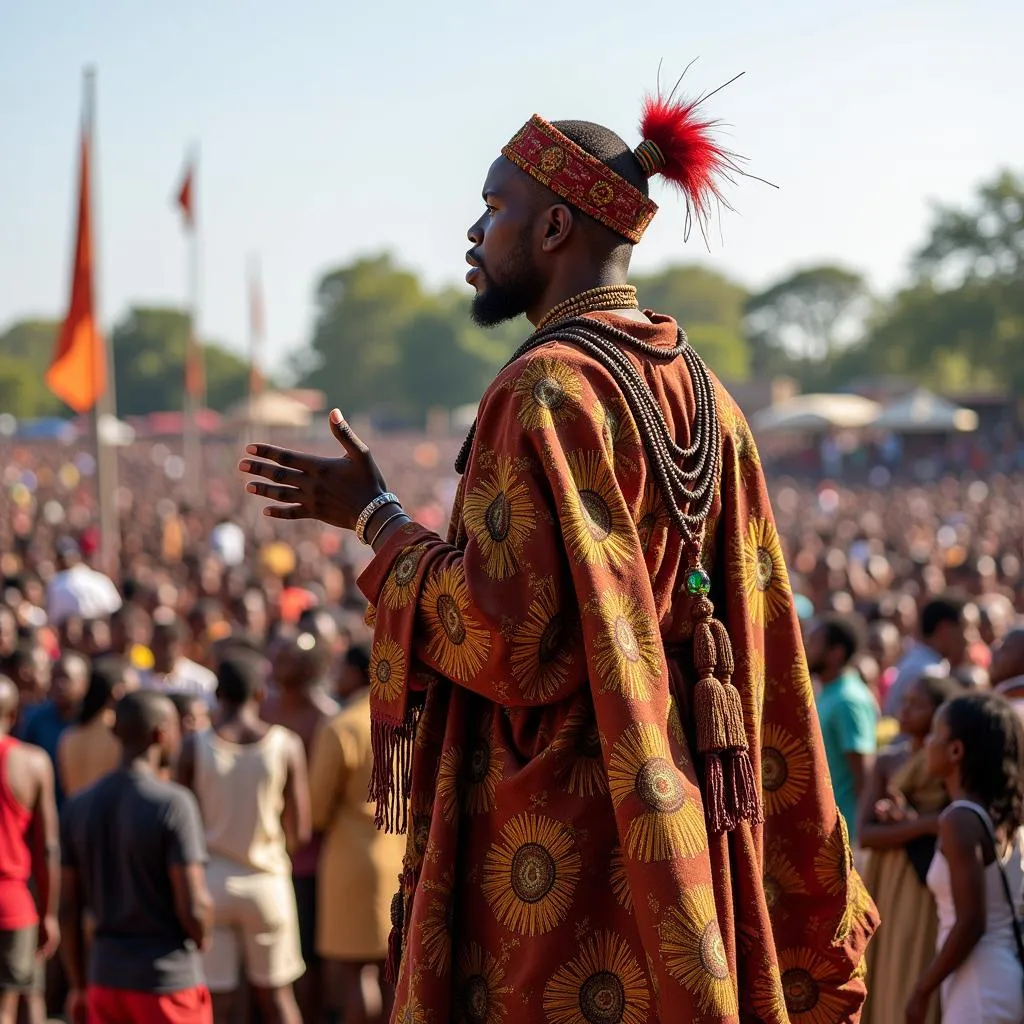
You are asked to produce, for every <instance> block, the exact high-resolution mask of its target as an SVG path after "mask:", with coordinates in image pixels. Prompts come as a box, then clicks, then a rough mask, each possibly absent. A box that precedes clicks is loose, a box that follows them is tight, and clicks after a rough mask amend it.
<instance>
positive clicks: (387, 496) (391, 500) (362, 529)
mask: <svg viewBox="0 0 1024 1024" xmlns="http://www.w3.org/2000/svg"><path fill="white" fill-rule="evenodd" d="M385 505H398V506H399V507H401V505H402V503H401V502H400V501H399V500H398V495H397V494H392V493H391V492H390V491H385V492H384V493H383V494H378V495H377V497H376V498H374V499H373V501H371V502H370V504H369V505H367V506H366V508H364V509H363V511H362V512H360V513H359V518H358V519H357V520H356V536H357V537H358V538H359V539H360V541H362V543H363V544H365V543H366V524H367V523H368V522H369V521H370V517H371V516H372V515H373V513H374V512H376V511H377V510H378V509H381V508H383V507H384V506H385Z"/></svg>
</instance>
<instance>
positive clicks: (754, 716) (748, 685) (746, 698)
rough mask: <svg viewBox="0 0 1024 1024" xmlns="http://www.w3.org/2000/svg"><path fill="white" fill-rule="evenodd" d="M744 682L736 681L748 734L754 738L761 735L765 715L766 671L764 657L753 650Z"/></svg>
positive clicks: (748, 657)
mask: <svg viewBox="0 0 1024 1024" xmlns="http://www.w3.org/2000/svg"><path fill="white" fill-rule="evenodd" d="M744 674H745V677H746V678H745V679H744V680H742V681H741V680H734V681H735V682H736V683H737V685H738V686H739V691H740V697H742V699H743V720H744V722H745V724H746V726H747V732H748V733H750V734H753V735H754V736H759V735H760V734H761V720H762V718H763V715H764V688H765V669H764V655H763V654H762V653H761V652H760V651H757V650H754V649H753V648H751V650H750V653H749V654H748V656H747V664H746V669H745V673H744Z"/></svg>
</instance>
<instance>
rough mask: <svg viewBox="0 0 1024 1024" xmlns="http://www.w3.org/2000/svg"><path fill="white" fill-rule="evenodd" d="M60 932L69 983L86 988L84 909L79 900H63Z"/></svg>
mask: <svg viewBox="0 0 1024 1024" xmlns="http://www.w3.org/2000/svg"><path fill="white" fill-rule="evenodd" d="M58 889H59V886H58ZM60 933H61V944H60V952H61V956H62V957H63V959H64V969H65V970H66V971H67V975H68V984H69V985H70V986H71V987H72V988H79V989H81V988H85V943H84V942H83V941H82V910H81V906H80V905H79V903H78V901H77V900H69V899H64V900H61V903H60Z"/></svg>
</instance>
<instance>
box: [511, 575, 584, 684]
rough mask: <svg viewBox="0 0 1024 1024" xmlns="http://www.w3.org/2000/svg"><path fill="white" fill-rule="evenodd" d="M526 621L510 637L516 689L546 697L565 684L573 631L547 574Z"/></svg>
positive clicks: (539, 586) (571, 657) (536, 591)
mask: <svg viewBox="0 0 1024 1024" xmlns="http://www.w3.org/2000/svg"><path fill="white" fill-rule="evenodd" d="M534 593H535V596H534V599H533V601H532V602H531V604H530V610H529V612H528V613H527V616H526V621H525V622H523V623H521V624H520V625H519V626H518V627H517V628H516V631H515V634H514V635H513V638H512V654H511V657H510V663H511V666H512V677H513V679H515V681H516V683H517V684H518V686H519V691H520V693H522V695H523V696H524V697H525V698H526V699H527V700H529V701H541V702H545V703H546V702H547V701H549V700H550V699H551V698H552V697H553V696H554V695H555V694H556V693H558V691H559V690H561V689H562V687H563V686H565V683H566V680H567V679H568V677H569V668H570V666H571V665H572V663H573V655H572V640H573V636H574V633H575V631H574V630H573V629H572V627H571V626H570V624H569V622H568V621H567V620H566V618H565V615H564V614H563V613H562V611H561V609H560V608H559V605H558V600H557V597H556V595H555V584H554V582H553V581H552V580H551V579H550V578H546V579H544V580H542V581H541V582H540V584H539V585H538V586H537V587H536V589H535V592H534Z"/></svg>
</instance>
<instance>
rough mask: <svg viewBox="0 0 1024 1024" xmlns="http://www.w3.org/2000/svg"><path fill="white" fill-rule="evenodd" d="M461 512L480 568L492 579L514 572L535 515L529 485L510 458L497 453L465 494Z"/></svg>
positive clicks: (532, 525) (530, 531)
mask: <svg viewBox="0 0 1024 1024" xmlns="http://www.w3.org/2000/svg"><path fill="white" fill-rule="evenodd" d="M462 515H463V519H464V521H465V523H466V528H467V529H468V530H469V532H470V533H471V534H472V535H473V539H474V540H475V541H476V544H477V547H479V549H480V558H481V562H482V564H483V570H484V572H485V573H486V574H487V575H488V576H489V577H490V578H491V579H495V580H504V579H507V578H508V577H509V576H514V575H515V574H516V572H517V571H518V570H519V557H520V555H521V554H522V550H523V545H524V544H525V543H526V540H527V538H528V537H529V536H530V534H531V533H532V532H533V530H534V528H535V527H536V525H537V518H536V515H535V514H534V509H533V501H532V500H531V499H530V491H529V488H528V487H527V486H526V484H525V483H523V481H522V480H521V479H520V478H519V477H518V476H517V474H516V472H515V470H514V468H513V466H512V459H511V458H509V457H508V456H506V455H499V456H498V457H497V459H496V462H495V465H494V467H493V468H492V469H491V470H490V472H488V473H487V475H486V476H484V477H483V478H482V479H481V480H479V481H478V482H477V483H476V484H475V486H474V487H472V488H471V489H470V490H469V491H468V493H467V494H466V500H465V503H464V505H463V508H462Z"/></svg>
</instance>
